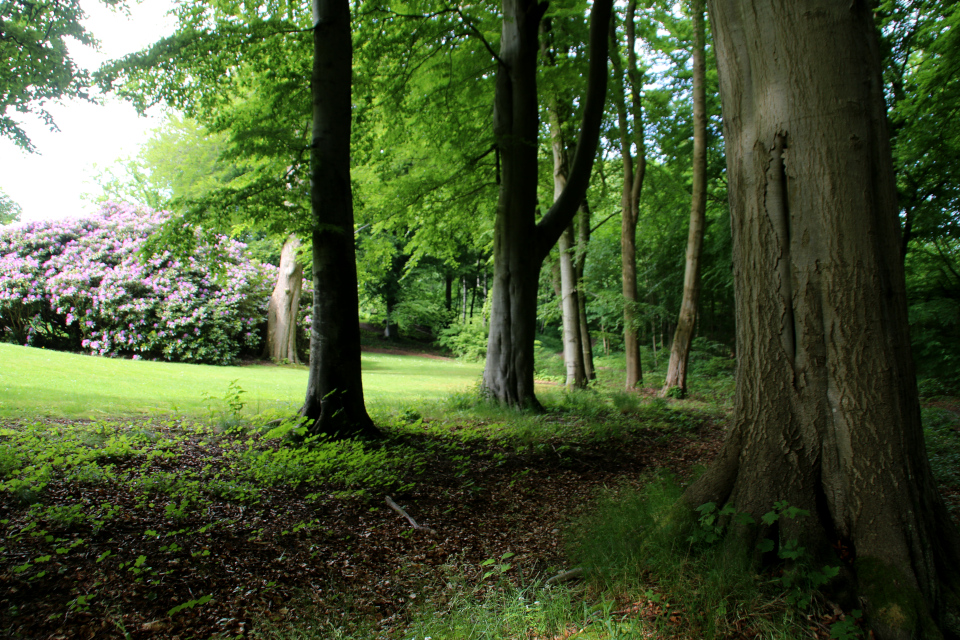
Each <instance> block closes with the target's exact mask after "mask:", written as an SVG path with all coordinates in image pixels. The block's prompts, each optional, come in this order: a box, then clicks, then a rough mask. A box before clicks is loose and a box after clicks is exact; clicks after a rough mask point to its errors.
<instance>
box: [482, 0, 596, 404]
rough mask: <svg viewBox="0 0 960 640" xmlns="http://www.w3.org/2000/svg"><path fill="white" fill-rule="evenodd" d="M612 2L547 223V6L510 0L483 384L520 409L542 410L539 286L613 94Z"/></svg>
mask: <svg viewBox="0 0 960 640" xmlns="http://www.w3.org/2000/svg"><path fill="white" fill-rule="evenodd" d="M610 5H611V2H610V0H599V1H598V2H596V3H595V4H594V5H593V8H592V13H591V18H590V63H589V64H590V72H589V80H588V89H587V95H586V99H585V104H584V108H583V122H582V125H581V127H580V139H579V141H578V143H577V150H576V154H575V156H574V159H573V163H572V165H571V168H570V173H569V176H568V181H567V186H566V187H565V188H564V190H563V193H561V194H560V197H559V198H558V199H557V200H556V202H554V203H553V205H552V206H551V207H550V209H549V210H548V211H547V213H546V214H545V215H544V216H543V218H542V219H541V220H540V222H539V223H538V222H536V217H535V216H536V210H537V177H538V176H537V148H538V145H537V135H538V133H539V117H538V96H537V80H536V75H537V54H538V51H539V48H538V46H537V35H538V32H539V27H540V20H541V18H542V17H543V13H544V11H545V10H546V4H537V3H536V2H534V1H533V0H504V2H503V30H502V34H501V39H500V53H499V55H498V56H497V62H498V67H497V88H496V98H495V102H494V114H493V129H494V135H495V137H496V140H497V150H498V153H499V154H500V159H501V167H502V169H501V174H500V175H501V180H500V193H499V197H498V200H497V215H496V221H495V223H494V284H493V293H492V301H493V306H492V309H491V313H490V336H489V340H488V342H487V361H486V365H485V367H484V372H483V386H484V389H485V390H486V392H487V393H489V394H490V396H491V397H493V398H496V399H497V400H498V401H499V402H501V403H504V404H508V405H512V406H515V407H533V408H539V407H540V403H539V401H537V398H536V395H535V394H534V389H533V351H534V333H535V330H536V311H537V282H538V277H539V273H540V267H541V265H542V264H543V260H544V258H546V256H547V253H548V252H549V251H550V249H551V248H552V247H553V245H554V244H555V243H556V241H557V239H558V238H559V237H560V234H561V233H562V232H563V230H564V229H565V228H566V227H567V226H568V225H569V224H570V221H571V220H572V219H573V216H574V215H575V214H576V210H577V207H579V206H580V202H581V201H582V200H583V197H584V194H585V193H586V189H587V185H588V183H589V179H590V170H591V168H592V166H593V159H594V156H595V155H596V148H597V142H598V139H599V132H600V121H601V119H602V117H603V101H604V97H605V93H606V75H607V69H606V66H607V65H606V58H607V27H608V24H609V20H610Z"/></svg>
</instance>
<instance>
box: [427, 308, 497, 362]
mask: <svg viewBox="0 0 960 640" xmlns="http://www.w3.org/2000/svg"><path fill="white" fill-rule="evenodd" d="M489 331H490V328H489V323H488V322H485V321H484V319H483V318H471V319H470V320H469V321H468V322H467V323H466V324H464V323H461V322H454V323H453V324H451V325H450V326H449V327H447V328H446V329H442V330H441V331H440V337H439V338H438V339H437V344H439V345H440V346H441V347H444V348H445V349H449V350H450V351H451V352H452V353H453V354H454V355H456V356H457V357H458V358H463V359H464V360H466V361H468V362H478V361H482V360H483V359H484V357H486V355H487V335H488V334H489Z"/></svg>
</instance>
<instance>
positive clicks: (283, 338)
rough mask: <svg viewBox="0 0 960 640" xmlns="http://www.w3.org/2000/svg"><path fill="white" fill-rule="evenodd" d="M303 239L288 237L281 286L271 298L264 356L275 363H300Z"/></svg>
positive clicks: (284, 249)
mask: <svg viewBox="0 0 960 640" xmlns="http://www.w3.org/2000/svg"><path fill="white" fill-rule="evenodd" d="M299 248H300V240H299V238H297V236H295V235H292V234H291V235H290V236H288V237H287V239H286V241H285V242H284V243H283V249H282V250H281V252H280V268H279V269H278V273H277V284H276V286H274V288H273V293H272V294H271V295H270V304H269V306H268V308H267V341H266V344H265V345H264V350H263V355H264V357H267V358H269V359H271V360H273V361H274V362H282V361H283V360H286V361H288V362H291V363H293V364H300V356H298V355H297V312H298V311H299V310H300V293H301V290H302V289H303V265H301V264H300V262H299V261H298V260H297V250H298V249H299Z"/></svg>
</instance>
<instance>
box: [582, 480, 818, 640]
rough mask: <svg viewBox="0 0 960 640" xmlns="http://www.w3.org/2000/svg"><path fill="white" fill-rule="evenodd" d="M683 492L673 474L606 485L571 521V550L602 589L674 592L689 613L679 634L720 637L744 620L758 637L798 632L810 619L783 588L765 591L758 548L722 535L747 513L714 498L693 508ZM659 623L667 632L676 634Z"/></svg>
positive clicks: (633, 592) (627, 594)
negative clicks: (755, 562) (637, 484)
mask: <svg viewBox="0 0 960 640" xmlns="http://www.w3.org/2000/svg"><path fill="white" fill-rule="evenodd" d="M681 494H682V490H681V489H680V487H679V486H677V484H676V482H674V481H673V480H672V479H671V478H669V477H664V478H657V479H654V480H652V481H651V482H649V483H647V484H646V485H645V486H644V487H643V488H641V489H639V490H638V489H633V488H631V487H626V486H623V487H618V488H614V489H607V490H605V491H603V492H601V493H600V494H599V495H598V497H597V499H596V503H595V504H594V505H592V507H593V508H591V509H590V510H589V512H586V511H585V512H584V513H583V515H582V516H580V517H579V518H578V519H576V520H574V521H573V523H572V524H571V525H570V527H569V528H568V531H567V535H566V538H567V541H568V549H569V555H570V557H571V558H572V559H573V561H574V562H575V563H577V564H578V565H579V566H581V567H583V568H584V570H585V572H586V575H587V576H588V578H589V579H590V581H591V582H592V583H593V584H596V585H597V588H599V589H602V590H605V591H609V592H612V593H619V594H625V595H624V596H623V597H631V598H635V597H638V596H639V595H640V594H644V593H647V592H648V591H649V590H650V589H654V590H655V591H656V592H658V593H661V594H669V597H670V601H671V604H672V605H673V607H674V608H677V609H682V610H683V611H684V612H685V613H684V616H683V618H684V624H683V630H682V633H683V634H687V635H689V636H691V637H702V638H723V637H728V636H730V635H734V634H735V633H737V630H738V629H743V628H745V627H751V628H752V629H753V630H754V631H756V632H757V635H758V636H761V637H774V638H794V637H800V635H801V634H802V633H803V628H804V626H803V623H804V620H805V618H804V616H803V615H802V613H801V612H800V611H799V609H798V608H797V607H795V606H792V605H790V604H789V603H788V602H787V601H786V597H785V596H784V595H782V591H776V590H769V589H768V590H764V588H763V584H762V581H758V579H757V575H756V571H755V568H754V567H753V566H752V562H751V559H752V557H753V554H752V553H751V552H750V550H749V549H741V548H738V547H737V546H736V544H735V543H733V542H730V539H728V538H727V537H726V536H724V532H725V525H726V523H727V522H729V521H730V520H733V519H735V518H739V522H740V523H742V524H746V525H749V520H747V518H748V516H745V514H744V515H742V516H738V515H737V514H736V513H734V511H733V509H731V508H722V509H718V508H717V506H716V505H705V506H703V507H701V508H700V509H699V511H698V512H693V513H691V512H690V511H688V510H687V509H684V508H682V507H679V506H678V504H679V503H678V501H679V499H680V496H681ZM733 521H737V520H733ZM777 586H778V587H782V585H777ZM771 605H773V606H771ZM656 627H657V628H656V631H657V632H658V633H660V634H662V635H673V634H677V633H679V630H678V629H676V628H674V627H672V626H670V625H666V624H660V623H657V625H656Z"/></svg>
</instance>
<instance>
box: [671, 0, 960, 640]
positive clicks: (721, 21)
mask: <svg viewBox="0 0 960 640" xmlns="http://www.w3.org/2000/svg"><path fill="white" fill-rule="evenodd" d="M709 8H710V18H711V25H712V27H713V32H714V36H715V47H716V51H717V61H718V67H719V71H720V89H721V97H722V102H723V116H724V117H723V122H724V138H725V143H726V157H727V166H728V177H729V184H730V205H731V206H730V210H731V225H732V229H733V254H734V273H735V291H736V310H737V314H736V318H737V387H736V401H735V410H734V418H733V423H732V424H731V427H730V431H729V434H728V437H727V441H726V443H725V444H724V447H723V449H722V450H721V452H720V454H719V455H718V457H717V459H716V460H715V461H714V463H713V464H712V465H711V467H710V469H709V470H708V471H707V473H706V474H704V475H703V476H701V478H700V479H699V480H698V481H697V482H695V483H694V484H693V485H692V486H691V487H690V489H689V490H688V491H687V493H686V494H685V500H686V502H687V504H689V505H690V506H693V507H695V506H697V505H701V504H703V503H706V502H714V503H716V504H718V505H723V504H729V505H731V506H732V507H733V508H734V510H736V511H738V512H746V513H749V514H752V515H753V516H754V518H756V520H757V521H758V522H760V516H762V515H763V514H764V513H766V512H768V511H770V510H771V506H772V505H773V504H774V503H775V502H776V501H779V500H786V501H788V502H789V504H790V505H792V506H795V507H799V508H801V509H805V510H807V511H809V512H810V514H811V515H810V516H809V517H805V518H794V519H787V518H781V519H780V521H778V522H777V523H774V525H771V526H766V525H760V526H757V527H753V528H750V529H737V528H735V531H737V535H739V536H745V537H747V541H748V542H749V541H750V540H751V539H753V540H757V539H760V538H764V537H768V536H772V537H774V539H775V540H779V541H781V542H782V541H788V540H795V541H797V542H798V543H799V544H800V545H802V546H803V547H804V548H806V549H807V551H808V553H810V554H811V557H812V558H813V561H814V563H818V562H819V561H820V560H823V559H824V558H829V557H831V556H832V555H833V551H832V549H831V547H832V545H835V544H843V545H845V546H846V547H847V548H848V549H849V550H850V551H851V552H852V553H851V556H852V559H849V560H846V561H844V562H842V566H843V572H842V573H841V579H843V582H844V583H845V584H837V585H832V586H835V587H837V588H838V589H839V588H841V587H846V588H848V589H849V590H850V592H852V593H853V594H855V595H856V596H857V598H856V599H852V598H851V601H850V602H849V604H850V605H852V606H856V607H857V608H861V607H862V608H863V609H864V612H865V616H866V623H867V625H868V626H869V627H870V629H871V630H872V631H873V632H874V634H875V636H876V637H877V638H878V640H900V639H904V640H906V639H908V638H920V637H924V638H934V637H942V636H941V635H940V632H943V633H944V634H946V635H947V637H957V636H958V634H960V628H958V620H960V616H958V613H960V607H958V604H960V601H958V595H957V594H958V593H960V537H958V534H957V530H956V528H955V526H954V525H953V523H952V522H951V519H950V516H949V514H948V512H947V510H946V508H945V506H944V503H943V500H942V499H941V497H940V494H939V492H938V490H937V486H936V483H935V481H934V479H933V477H932V475H931V471H930V466H929V462H928V458H927V451H926V447H925V443H924V439H923V431H922V428H921V424H920V405H919V401H918V398H917V387H916V379H915V376H914V369H913V362H912V358H911V354H910V339H909V329H908V325H907V304H906V294H905V283H904V272H903V266H902V263H901V261H900V259H899V257H900V230H899V226H898V218H897V211H898V209H897V203H896V187H895V181H894V174H893V170H892V161H891V155H890V147H889V136H888V132H887V129H886V113H885V110H884V104H883V83H882V80H881V75H880V63H879V59H880V56H879V52H878V45H877V32H876V27H875V25H874V23H873V17H872V13H871V11H872V10H871V4H870V3H866V2H854V3H847V2H843V3H837V2H832V1H827V0H797V1H795V2H781V1H780V0H751V1H749V2H748V1H747V0H710V1H709ZM832 562H833V563H837V562H838V561H837V560H836V559H834V560H833V561H832ZM815 566H818V565H816V564H815ZM830 586H831V585H828V588H829V587H830ZM837 593H840V592H839V591H837Z"/></svg>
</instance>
